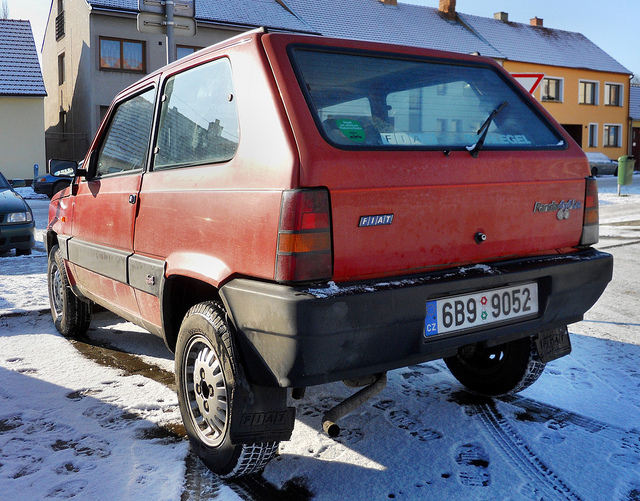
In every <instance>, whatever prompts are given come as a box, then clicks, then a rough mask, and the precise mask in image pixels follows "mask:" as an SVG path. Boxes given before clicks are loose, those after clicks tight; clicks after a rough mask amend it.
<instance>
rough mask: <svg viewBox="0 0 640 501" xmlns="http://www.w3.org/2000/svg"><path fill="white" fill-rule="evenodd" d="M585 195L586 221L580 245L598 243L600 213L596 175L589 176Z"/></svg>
mask: <svg viewBox="0 0 640 501" xmlns="http://www.w3.org/2000/svg"><path fill="white" fill-rule="evenodd" d="M586 180H587V187H586V190H585V197H584V221H583V223H582V236H581V237H580V245H583V246H588V245H594V244H597V243H598V238H599V235H600V233H599V224H600V213H599V210H598V182H597V181H596V178H595V177H588V178H587V179H586Z"/></svg>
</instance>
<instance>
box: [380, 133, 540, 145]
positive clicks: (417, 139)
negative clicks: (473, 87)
mask: <svg viewBox="0 0 640 501" xmlns="http://www.w3.org/2000/svg"><path fill="white" fill-rule="evenodd" d="M443 137H446V139H444V141H445V142H447V143H448V144H451V145H455V144H475V143H476V141H477V140H478V135H477V134H473V133H461V132H443V133H439V134H436V133H428V132H382V133H380V138H381V139H382V144H392V145H397V146H425V145H426V146H435V145H438V144H443V141H442V138H443ZM438 138H440V140H439V139H438ZM485 144H491V145H494V146H498V145H504V146H510V145H522V146H529V145H531V144H533V143H532V142H531V141H530V140H529V138H528V137H527V136H525V135H524V134H515V135H514V134H494V133H490V134H488V135H487V137H486V140H485Z"/></svg>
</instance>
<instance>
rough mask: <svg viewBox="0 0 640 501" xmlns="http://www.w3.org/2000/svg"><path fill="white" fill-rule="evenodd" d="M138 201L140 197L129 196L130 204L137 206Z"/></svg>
mask: <svg viewBox="0 0 640 501" xmlns="http://www.w3.org/2000/svg"><path fill="white" fill-rule="evenodd" d="M137 199H138V197H136V196H135V195H129V203H130V204H132V205H133V204H135V203H136V200H137Z"/></svg>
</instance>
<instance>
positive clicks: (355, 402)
mask: <svg viewBox="0 0 640 501" xmlns="http://www.w3.org/2000/svg"><path fill="white" fill-rule="evenodd" d="M385 386H387V374H386V372H383V373H381V374H378V375H377V376H376V379H375V381H374V382H373V383H371V384H370V385H369V386H365V387H364V388H362V389H361V390H360V391H358V392H357V393H354V394H353V395H351V396H350V397H349V398H347V399H346V400H344V401H342V402H340V403H339V404H338V405H336V406H335V407H333V408H332V409H329V410H328V411H327V412H326V413H325V415H324V416H322V429H323V430H324V432H325V433H326V434H327V435H329V436H330V437H331V438H336V437H337V436H338V435H340V427H339V426H338V425H337V424H336V421H337V420H338V419H340V418H341V417H344V416H346V415H347V414H349V413H350V412H352V411H354V410H355V409H356V408H357V407H360V406H361V405H362V404H364V403H365V402H366V401H367V400H369V399H371V398H373V397H375V396H376V395H377V394H378V393H380V392H381V391H382V390H384V387H385Z"/></svg>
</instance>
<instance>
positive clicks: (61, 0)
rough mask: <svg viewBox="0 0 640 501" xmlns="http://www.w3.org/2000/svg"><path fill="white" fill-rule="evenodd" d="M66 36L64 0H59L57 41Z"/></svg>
mask: <svg viewBox="0 0 640 501" xmlns="http://www.w3.org/2000/svg"><path fill="white" fill-rule="evenodd" d="M63 37H64V0H58V15H57V16H56V42H57V41H58V40H60V39H61V38H63Z"/></svg>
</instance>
